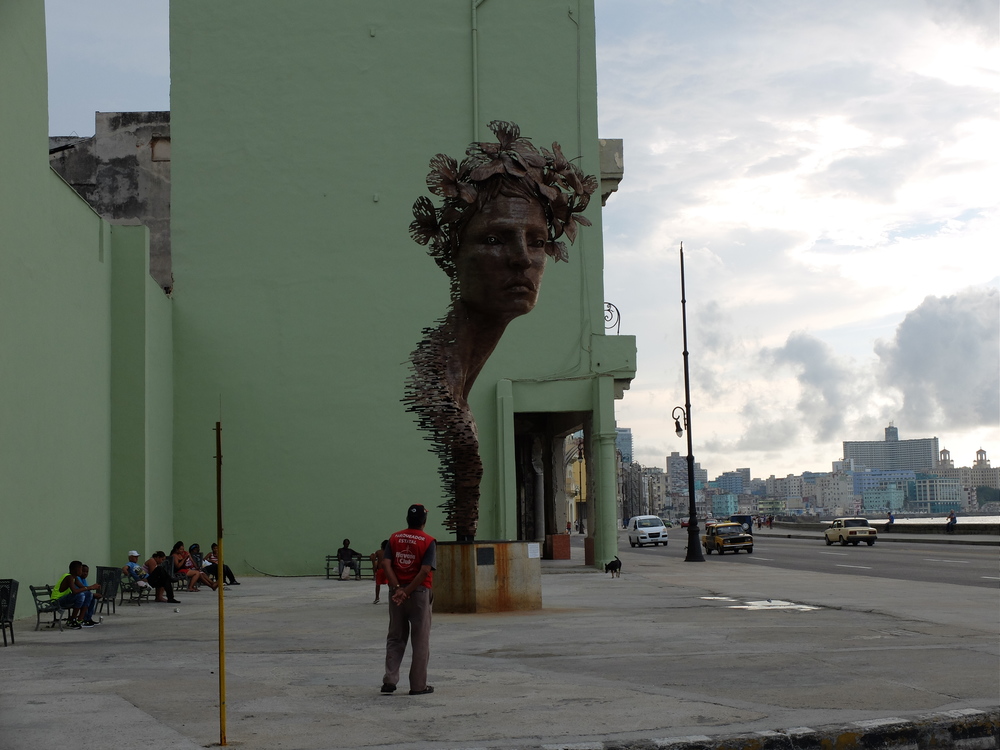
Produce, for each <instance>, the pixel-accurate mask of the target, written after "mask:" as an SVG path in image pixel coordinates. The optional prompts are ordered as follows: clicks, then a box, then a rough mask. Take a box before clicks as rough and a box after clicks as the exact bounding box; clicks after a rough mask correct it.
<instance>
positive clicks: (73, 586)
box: [52, 560, 101, 630]
mask: <svg viewBox="0 0 1000 750" xmlns="http://www.w3.org/2000/svg"><path fill="white" fill-rule="evenodd" d="M82 574H83V563H82V562H80V561H79V560H73V562H71V563H70V564H69V573H66V574H65V575H63V577H62V578H60V579H59V581H58V582H57V583H56V585H55V586H54V587H53V589H52V598H53V599H55V600H57V603H58V604H59V606H60V607H61V608H62V609H66V610H69V618H68V619H67V621H66V625H67V626H68V627H69V628H70V629H72V630H79V629H80V628H84V627H86V628H92V627H94V625H95V623H94V620H93V617H94V610H95V609H97V599H95V597H94V592H95V591H97V590H98V589H99V588H101V586H100V584H98V583H95V584H88V583H85V582H84V581H83V580H82V578H81V576H82Z"/></svg>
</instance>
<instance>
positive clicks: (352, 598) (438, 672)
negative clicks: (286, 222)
mask: <svg viewBox="0 0 1000 750" xmlns="http://www.w3.org/2000/svg"><path fill="white" fill-rule="evenodd" d="M573 552H574V559H573V560H571V561H566V562H562V561H560V562H555V561H544V562H543V571H544V574H543V576H542V585H543V598H544V609H543V610H541V611H538V612H527V613H512V614H497V615H445V614H437V615H435V619H434V631H433V635H432V649H433V653H432V657H431V668H430V676H431V684H433V685H434V686H435V688H436V691H435V693H434V694H433V695H427V696H413V697H411V696H408V695H406V689H407V687H408V686H407V684H406V680H405V676H404V679H403V681H402V682H401V684H400V688H401V689H400V690H399V691H397V693H395V694H394V695H389V696H383V695H381V694H380V693H379V685H380V683H381V676H382V662H383V657H384V639H385V630H386V621H387V613H386V605H385V604H381V605H377V606H373V605H372V598H373V597H372V590H373V586H372V584H371V583H370V582H355V581H343V582H341V581H327V580H325V579H323V578H319V577H317V578H287V579H283V578H257V579H253V578H245V579H244V583H243V585H242V586H240V587H237V588H230V589H228V590H227V591H226V600H225V602H226V604H225V610H226V615H227V638H226V643H227V686H228V694H227V717H228V740H229V743H228V744H229V745H231V746H233V747H239V748H247V749H248V750H256V749H258V748H260V749H262V750H263V749H264V748H268V749H270V748H302V749H317V750H319V749H323V748H395V749H400V750H425V749H427V748H448V749H454V750H458V749H462V748H474V747H475V748H577V749H578V750H583V749H596V748H612V747H614V748H651V747H674V748H695V747H698V748H709V747H712V748H715V747H757V748H772V747H774V748H777V747H791V746H793V744H794V746H795V747H798V748H807V747H816V748H819V747H824V746H825V747H834V746H836V747H838V748H842V749H843V750H847V749H848V748H855V747H887V748H889V747H909V748H923V747H930V746H931V745H930V744H929V743H930V742H931V741H932V740H933V741H934V742H937V743H938V744H936V745H934V746H935V747H962V748H964V750H977V749H978V748H995V747H997V742H998V736H1000V735H998V729H997V721H998V715H1000V711H998V709H997V706H998V704H1000V644H998V625H997V613H998V612H1000V592H998V591H997V590H996V589H991V588H979V587H964V586H951V585H940V584H916V583H913V584H910V583H907V582H902V581H893V582H892V584H891V586H886V585H885V584H886V582H884V581H881V580H879V579H859V578H853V577H848V576H839V575H824V574H814V573H801V572H794V571H793V572H789V571H785V570H780V569H772V568H766V567H751V566H747V565H733V566H721V565H698V564H686V563H683V562H682V561H677V560H674V559H663V558H654V557H653V556H649V555H642V554H637V553H635V552H631V551H629V550H627V549H625V550H622V551H621V552H620V553H619V554H620V556H621V557H622V559H623V560H624V561H625V567H624V570H623V573H622V576H621V578H618V579H612V578H610V577H609V576H606V575H603V574H600V573H597V572H595V571H593V570H590V569H587V568H585V567H584V566H583V565H582V560H581V558H580V556H581V554H582V550H580V548H579V547H575V548H574V550H573ZM23 588H24V589H27V585H26V583H25V584H24V586H23ZM383 596H385V591H384V589H383ZM178 597H179V598H180V599H181V600H182V603H181V604H180V605H179V606H178V607H176V609H178V610H179V611H177V612H175V607H173V606H167V605H157V604H147V605H143V606H142V607H141V608H137V607H135V606H129V605H125V606H122V607H119V609H118V614H116V615H111V616H107V617H105V622H104V624H103V625H101V626H100V627H97V628H93V629H90V630H82V631H64V632H59V631H49V630H42V631H39V632H34V631H33V630H32V629H31V628H32V627H33V625H34V618H31V619H30V620H19V621H18V622H17V623H16V624H15V628H16V632H15V636H16V638H17V645H16V646H14V647H11V648H7V649H0V746H2V747H3V748H4V750H37V748H41V747H48V746H50V745H52V744H53V743H55V742H58V743H69V744H70V745H71V746H73V747H74V748H84V749H87V748H101V749H102V750H124V749H126V748H127V749H129V750H134V749H135V748H149V749H150V750H173V749H177V750H181V749H183V750H190V749H191V748H199V747H209V746H211V745H212V744H213V743H217V742H218V740H219V718H218V717H219V713H218V681H217V680H218V678H217V673H218V661H217V646H216V644H217V635H216V624H217V615H218V611H217V606H216V603H217V599H216V596H215V595H214V594H212V593H210V592H208V591H202V592H199V593H195V594H183V593H181V594H178ZM921 738H922V739H921ZM823 742H826V743H827V744H826V745H824V744H823ZM876 743H878V744H876Z"/></svg>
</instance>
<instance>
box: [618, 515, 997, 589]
mask: <svg viewBox="0 0 1000 750" xmlns="http://www.w3.org/2000/svg"><path fill="white" fill-rule="evenodd" d="M686 544H687V529H679V528H676V527H675V528H673V529H670V541H669V543H668V545H667V546H666V547H649V546H647V547H643V548H641V549H640V548H638V547H636V548H634V549H633V548H630V547H629V545H628V537H627V536H626V535H625V534H624V533H623V534H621V539H620V541H619V545H618V547H619V552H618V555H619V557H621V559H622V560H623V561H625V560H633V559H634V560H635V561H636V563H637V564H638V563H641V562H642V561H644V560H646V559H649V558H655V557H657V556H660V557H664V558H667V559H673V558H677V559H680V560H683V559H684V555H685V546H686ZM633 555H634V556H635V557H632V556H633ZM705 562H706V563H711V564H714V565H751V566H767V567H774V568H783V569H787V570H796V571H811V572H815V573H836V574H840V575H854V576H865V577H873V578H885V579H893V580H900V581H917V582H926V583H952V584H956V585H960V586H982V587H986V588H992V589H996V588H998V587H1000V548H997V547H985V546H983V547H977V546H971V545H968V546H967V545H940V544H927V543H920V542H916V543H913V544H906V543H896V542H892V543H885V542H882V541H879V542H876V543H875V544H874V545H873V546H872V547H868V546H866V545H864V544H862V545H859V546H857V547H854V546H847V547H841V546H840V545H839V544H835V545H833V546H831V547H828V546H826V544H824V542H823V541H821V540H810V539H788V538H785V537H781V536H777V535H767V536H765V535H760V534H758V535H757V536H755V537H754V551H753V554H752V555H749V554H746V553H745V552H739V553H736V554H727V555H724V556H722V557H720V556H719V555H717V554H715V553H713V554H710V555H705Z"/></svg>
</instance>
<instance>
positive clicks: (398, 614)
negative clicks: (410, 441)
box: [382, 504, 437, 695]
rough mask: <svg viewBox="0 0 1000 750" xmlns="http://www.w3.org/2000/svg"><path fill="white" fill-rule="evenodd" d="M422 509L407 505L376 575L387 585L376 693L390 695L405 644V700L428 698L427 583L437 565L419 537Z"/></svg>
mask: <svg viewBox="0 0 1000 750" xmlns="http://www.w3.org/2000/svg"><path fill="white" fill-rule="evenodd" d="M426 524H427V509H426V508H425V507H424V506H423V505H419V504H414V505H411V506H410V507H409V508H408V509H407V511H406V526H407V528H406V529H404V530H402V531H397V532H396V533H395V534H393V535H392V536H390V537H389V541H388V543H387V544H386V545H385V549H384V551H383V558H382V570H384V571H385V575H386V578H387V579H388V580H389V633H388V635H387V636H386V639H385V675H384V676H383V677H382V692H383V693H393V692H395V691H396V683H398V682H399V666H400V664H401V663H402V661H403V654H405V653H406V643H407V641H410V645H411V646H412V652H411V654H410V695H426V694H428V693H433V692H434V688H433V687H432V686H430V685H428V684H427V662H428V660H429V659H430V651H431V649H430V639H431V604H432V603H433V601H434V595H433V590H432V589H431V579H432V578H433V575H434V568H435V566H436V565H437V542H436V541H435V540H434V537H432V536H431V535H430V534H426V533H424V526H425V525H426Z"/></svg>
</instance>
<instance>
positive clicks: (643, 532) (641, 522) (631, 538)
mask: <svg viewBox="0 0 1000 750" xmlns="http://www.w3.org/2000/svg"><path fill="white" fill-rule="evenodd" d="M628 543H629V544H631V545H632V546H633V547H635V546H639V547H642V546H644V545H646V544H652V545H653V546H654V547H656V546H659V545H661V544H662V545H663V546H664V547H666V546H667V527H666V526H664V525H663V521H662V520H661V519H659V518H657V517H656V516H635V517H634V518H632V519H631V520H629V522H628Z"/></svg>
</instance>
